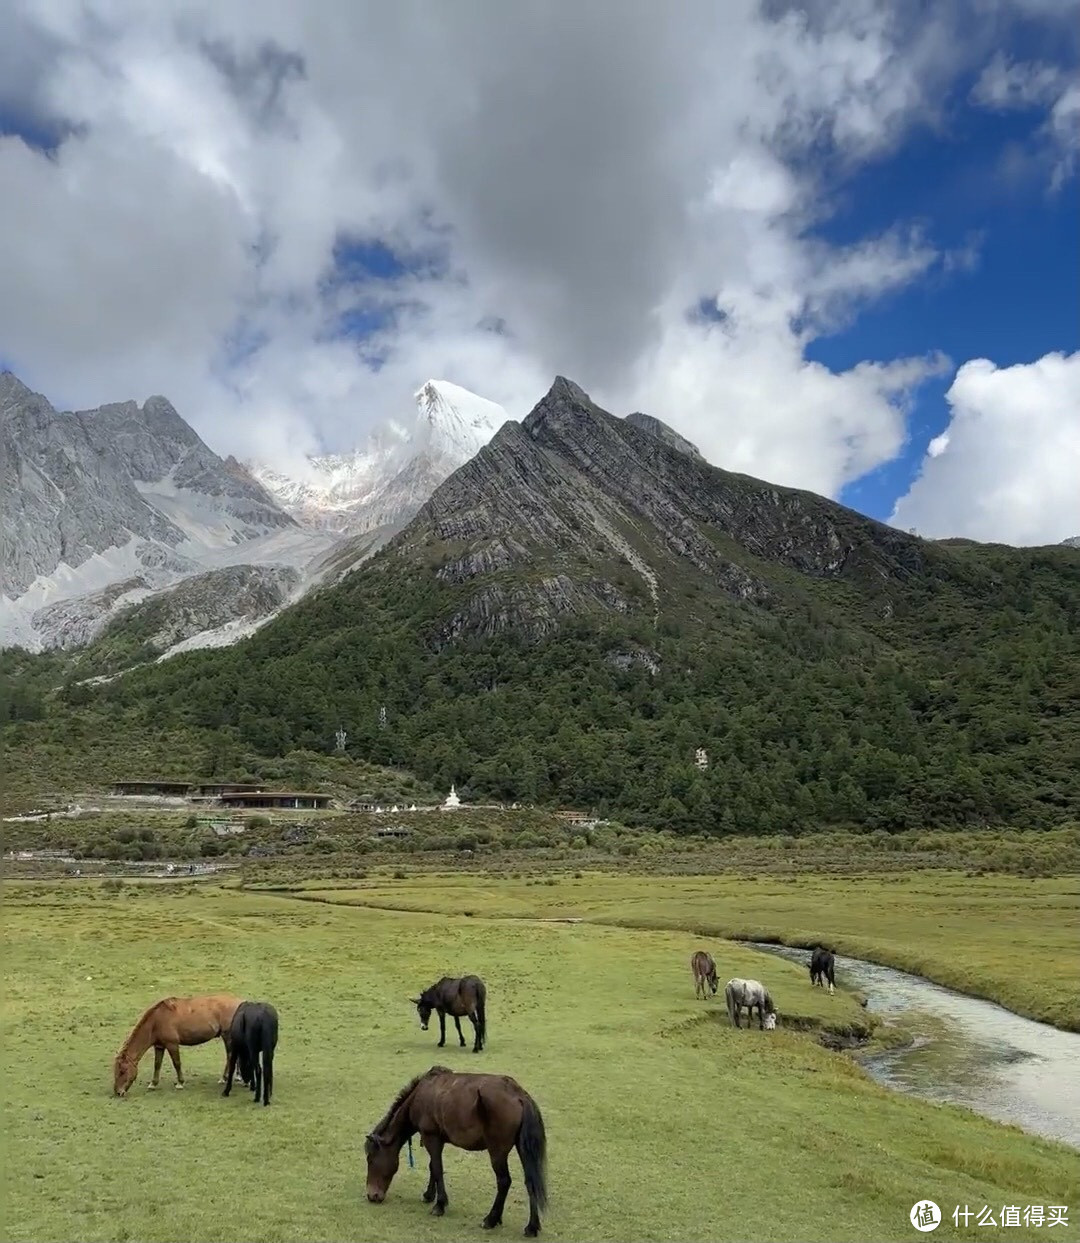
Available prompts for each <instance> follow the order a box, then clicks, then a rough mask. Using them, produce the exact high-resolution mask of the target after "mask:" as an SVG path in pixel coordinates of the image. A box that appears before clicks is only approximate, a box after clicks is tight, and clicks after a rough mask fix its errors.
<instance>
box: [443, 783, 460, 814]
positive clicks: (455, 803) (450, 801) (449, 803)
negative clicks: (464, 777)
mask: <svg viewBox="0 0 1080 1243" xmlns="http://www.w3.org/2000/svg"><path fill="white" fill-rule="evenodd" d="M460 806H461V799H459V798H458V792H457V789H456V787H455V786H451V787H450V793H449V794H448V795H447V796H446V802H445V803H443V807H444V808H445V809H446V810H447V811H452V810H453V809H454V808H455V807H460Z"/></svg>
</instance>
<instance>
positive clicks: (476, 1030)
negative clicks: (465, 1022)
mask: <svg viewBox="0 0 1080 1243" xmlns="http://www.w3.org/2000/svg"><path fill="white" fill-rule="evenodd" d="M469 1022H470V1023H471V1024H472V1028H473V1046H472V1051H473V1052H474V1053H479V1052H480V1020H479V1019H478V1018H477V1017H476V1013H475V1011H474V1012H473V1013H472V1014H470V1015H469ZM461 1043H462V1044H464V1043H465V1041H464V1040H463V1041H462V1042H461Z"/></svg>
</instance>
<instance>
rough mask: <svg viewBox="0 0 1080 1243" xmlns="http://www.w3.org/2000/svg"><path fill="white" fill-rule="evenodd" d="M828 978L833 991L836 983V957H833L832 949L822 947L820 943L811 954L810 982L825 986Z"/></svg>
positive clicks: (830, 989)
mask: <svg viewBox="0 0 1080 1243" xmlns="http://www.w3.org/2000/svg"><path fill="white" fill-rule="evenodd" d="M826 980H827V981H828V982H829V992H830V993H831V992H832V991H833V988H834V986H835V985H836V959H835V958H834V957H833V952H832V950H827V949H822V948H821V946H820V945H815V946H814V952H813V953H812V954H811V955H810V984H811V985H814V984H819V985H820V986H821V987H822V988H824V987H825V981H826Z"/></svg>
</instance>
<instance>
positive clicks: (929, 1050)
mask: <svg viewBox="0 0 1080 1243" xmlns="http://www.w3.org/2000/svg"><path fill="white" fill-rule="evenodd" d="M743 944H745V945H747V946H749V947H750V948H752V949H756V950H761V951H762V952H764V953H768V954H775V955H777V956H778V957H780V958H786V959H787V960H788V961H789V962H794V963H798V964H799V965H800V966H802V967H803V968H804V970H805V968H806V966H807V964H808V963H809V961H810V952H809V950H801V949H790V948H788V947H787V946H784V945H766V944H764V943H763V942H760V941H747V942H743ZM836 980H837V987H838V989H839V988H840V986H841V985H842V986H843V987H845V988H854V989H857V990H858V991H859V992H861V993H863V994H864V995H865V996H866V998H867V1008H868V1009H869V1010H871V1011H873V1012H874V1013H875V1014H877V1015H880V1016H881V1017H882V1018H883V1019H885V1021H886V1022H893V1023H897V1024H898V1025H900V1026H902V1027H904V1028H905V1029H906V1030H908V1031H910V1032H912V1033H913V1035H914V1036H915V1041H914V1043H913V1044H912V1045H910V1046H908V1047H907V1048H902V1049H893V1050H889V1051H888V1052H886V1053H880V1054H876V1055H874V1056H872V1057H867V1058H864V1059H863V1060H862V1064H863V1065H864V1066H865V1068H866V1070H867V1073H868V1074H870V1075H872V1076H873V1078H875V1079H876V1080H877V1081H878V1082H879V1083H883V1084H885V1085H886V1086H888V1087H891V1088H896V1089H899V1090H900V1091H902V1092H910V1093H912V1094H914V1095H916V1096H922V1097H926V1098H928V1099H929V1100H936V1101H951V1102H954V1103H956V1104H959V1105H965V1106H967V1108H969V1109H972V1110H974V1111H975V1112H976V1113H981V1114H984V1115H985V1116H986V1117H988V1118H994V1119H996V1120H997V1121H999V1122H1009V1123H1012V1124H1013V1125H1015V1126H1019V1127H1023V1129H1024V1130H1026V1131H1031V1132H1033V1133H1034V1134H1036V1135H1043V1136H1046V1137H1047V1138H1049V1139H1057V1140H1062V1141H1063V1142H1065V1143H1066V1144H1071V1145H1072V1146H1073V1147H1076V1148H1080V1033H1077V1032H1065V1031H1059V1030H1058V1029H1057V1028H1056V1027H1050V1026H1048V1025H1047V1024H1045V1023H1036V1022H1034V1021H1033V1020H1032V1019H1025V1018H1022V1017H1021V1016H1020V1015H1018V1014H1014V1013H1013V1012H1012V1011H1011V1010H1006V1009H1004V1007H1002V1006H999V1005H996V1004H995V1003H994V1002H991V1001H982V1000H980V999H979V998H977V997H968V996H965V995H964V994H963V993H954V992H953V991H952V990H951V989H948V988H943V987H941V985H939V984H933V983H931V981H930V980H924V979H923V978H922V977H920V976H916V975H908V974H907V972H904V971H897V970H895V969H894V968H892V967H882V966H879V965H878V964H877V963H872V962H864V961H863V960H862V959H859V958H846V957H844V956H843V955H841V954H837V955H836ZM806 987H807V988H809V987H810V977H809V974H807V976H806Z"/></svg>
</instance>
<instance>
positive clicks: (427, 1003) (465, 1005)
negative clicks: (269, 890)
mask: <svg viewBox="0 0 1080 1243" xmlns="http://www.w3.org/2000/svg"><path fill="white" fill-rule="evenodd" d="M486 1001H487V989H486V988H485V987H484V981H483V980H482V979H481V978H480V977H479V976H478V975H465V976H462V977H461V978H460V979H455V978H454V977H453V976H449V975H444V976H443V978H442V979H441V980H437V981H436V982H435V983H434V984H432V986H431V987H430V988H425V989H424V991H423V992H422V993H421V994H420V996H419V997H414V998H412V1003H413V1005H414V1006H416V1010H417V1013H418V1014H419V1015H420V1030H421V1031H425V1032H426V1031H427V1029H428V1020H429V1019H430V1018H431V1012H432V1010H434V1011H436V1013H437V1014H438V1016H439V1044H438V1047H439V1048H440V1049H441V1048H442V1047H443V1045H444V1044H446V1016H447V1015H448V1014H449V1015H450V1017H451V1018H452V1019H453V1020H454V1026H455V1027H456V1028H457V1034H458V1043H459V1044H460V1045H461V1047H462V1048H463V1049H464V1048H465V1037H464V1036H463V1035H462V1034H461V1020H462V1019H463V1018H466V1017H467V1018H468V1020H469V1022H470V1023H471V1024H472V1025H473V1052H474V1053H479V1052H480V1050H481V1049H482V1048H483V1047H484V1045H485V1044H486V1043H487V1018H486V1016H485V1013H484V1006H485V1003H486Z"/></svg>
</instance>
